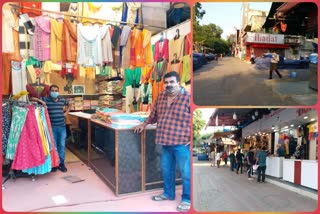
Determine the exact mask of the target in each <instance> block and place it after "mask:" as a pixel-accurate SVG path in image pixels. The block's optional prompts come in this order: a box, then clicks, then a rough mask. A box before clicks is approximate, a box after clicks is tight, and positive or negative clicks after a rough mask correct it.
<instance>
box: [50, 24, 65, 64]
mask: <svg viewBox="0 0 320 214" xmlns="http://www.w3.org/2000/svg"><path fill="white" fill-rule="evenodd" d="M50 22H51V34H50V47H51V48H50V56H51V60H52V62H61V51H62V29H63V23H61V22H58V21H57V20H55V19H50Z"/></svg>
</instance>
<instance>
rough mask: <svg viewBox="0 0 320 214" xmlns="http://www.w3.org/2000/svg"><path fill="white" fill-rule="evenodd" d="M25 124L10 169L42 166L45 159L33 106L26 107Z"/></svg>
mask: <svg viewBox="0 0 320 214" xmlns="http://www.w3.org/2000/svg"><path fill="white" fill-rule="evenodd" d="M28 109H29V111H28V114H27V118H26V122H25V124H24V126H23V128H22V132H21V135H20V139H19V142H18V145H17V150H16V153H15V155H14V158H13V163H12V169H16V170H23V169H28V168H32V167H35V166H40V165H42V164H44V162H45V160H46V157H45V155H44V149H43V146H42V140H41V136H40V131H39V128H38V125H37V119H36V115H35V109H34V106H33V105H30V106H29V107H28Z"/></svg>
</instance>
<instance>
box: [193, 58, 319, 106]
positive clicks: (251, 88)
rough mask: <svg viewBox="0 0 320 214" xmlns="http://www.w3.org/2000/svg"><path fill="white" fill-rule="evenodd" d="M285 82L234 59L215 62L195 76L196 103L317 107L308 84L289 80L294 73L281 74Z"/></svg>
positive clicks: (314, 94)
mask: <svg viewBox="0 0 320 214" xmlns="http://www.w3.org/2000/svg"><path fill="white" fill-rule="evenodd" d="M280 72H281V73H282V75H283V79H281V80H279V78H278V76H277V75H276V74H275V73H273V79H272V80H268V77H269V70H257V69H255V67H254V65H252V64H250V63H247V62H245V61H243V60H240V59H238V58H234V57H225V58H223V60H219V61H212V62H209V63H208V64H207V65H204V66H202V68H200V69H199V70H196V71H195V72H194V73H193V75H194V78H193V100H194V103H195V104H196V105H199V106H230V105H231V106H238V105H241V106H300V105H314V104H316V102H317V92H316V91H313V90H311V89H309V88H308V81H297V80H293V79H291V78H290V77H289V75H290V71H288V70H280Z"/></svg>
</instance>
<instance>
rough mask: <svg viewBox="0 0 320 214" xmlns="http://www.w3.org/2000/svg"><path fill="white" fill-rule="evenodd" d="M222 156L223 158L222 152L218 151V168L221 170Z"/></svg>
mask: <svg viewBox="0 0 320 214" xmlns="http://www.w3.org/2000/svg"><path fill="white" fill-rule="evenodd" d="M221 156H222V152H220V151H218V152H217V166H218V168H220V163H221Z"/></svg>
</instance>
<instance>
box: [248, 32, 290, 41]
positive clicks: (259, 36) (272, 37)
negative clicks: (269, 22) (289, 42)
mask: <svg viewBox="0 0 320 214" xmlns="http://www.w3.org/2000/svg"><path fill="white" fill-rule="evenodd" d="M246 42H250V43H263V44H284V35H282V34H267V33H252V32H248V33H247V37H246Z"/></svg>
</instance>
